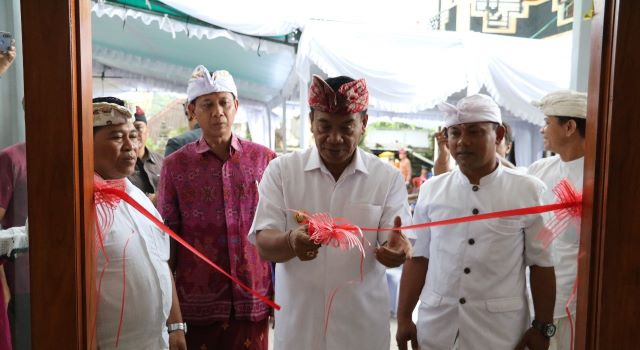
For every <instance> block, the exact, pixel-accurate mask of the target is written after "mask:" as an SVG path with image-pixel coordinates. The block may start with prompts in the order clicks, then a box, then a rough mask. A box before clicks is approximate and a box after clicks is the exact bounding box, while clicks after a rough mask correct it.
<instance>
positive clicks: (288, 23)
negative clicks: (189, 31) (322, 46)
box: [161, 0, 439, 36]
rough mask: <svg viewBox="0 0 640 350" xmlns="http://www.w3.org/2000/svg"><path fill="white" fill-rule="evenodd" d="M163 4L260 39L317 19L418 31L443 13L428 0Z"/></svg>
mask: <svg viewBox="0 0 640 350" xmlns="http://www.w3.org/2000/svg"><path fill="white" fill-rule="evenodd" d="M161 1H162V2H163V3H165V4H167V5H169V6H171V7H172V8H175V9H177V10H179V11H181V12H183V13H185V14H187V15H189V16H192V17H195V18H198V19H200V20H202V21H204V22H207V23H211V24H213V25H216V26H219V27H223V28H228V29H229V30H233V31H235V32H238V33H244V34H248V35H257V36H280V35H286V34H288V33H291V32H293V31H295V30H296V29H303V28H304V27H305V26H306V24H307V23H308V22H309V21H310V20H313V19H319V20H324V21H333V22H350V23H371V24H377V25H378V26H380V24H381V23H382V24H383V27H384V28H397V27H414V28H417V27H420V26H422V27H424V26H426V25H430V23H429V19H430V18H431V17H432V16H434V15H436V14H437V12H438V11H439V10H438V5H437V4H436V3H435V1H425V0H395V1H394V2H393V5H392V6H389V4H388V3H385V2H382V1H380V0H374V1H365V0H352V1H344V0H324V1H310V0H270V1H258V0H235V1H226V2H224V3H220V2H213V1H193V0H161ZM247 9H251V10H250V11H248V10H247Z"/></svg>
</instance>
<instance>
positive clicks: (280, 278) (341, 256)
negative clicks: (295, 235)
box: [249, 147, 410, 350]
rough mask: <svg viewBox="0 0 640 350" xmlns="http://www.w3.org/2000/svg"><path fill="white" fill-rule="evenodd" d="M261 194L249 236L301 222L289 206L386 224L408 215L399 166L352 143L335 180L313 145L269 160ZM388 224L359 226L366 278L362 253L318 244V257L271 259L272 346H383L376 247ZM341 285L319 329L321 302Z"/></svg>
mask: <svg viewBox="0 0 640 350" xmlns="http://www.w3.org/2000/svg"><path fill="white" fill-rule="evenodd" d="M259 193H260V200H259V202H258V209H257V211H256V215H255V218H254V222H253V225H252V228H251V231H250V233H249V239H250V240H251V241H252V242H254V243H255V234H256V232H257V231H260V230H266V229H275V230H279V231H283V232H286V231H288V230H291V229H295V228H296V227H298V226H299V225H300V224H299V223H298V222H297V221H296V219H295V213H294V212H292V211H288V210H287V209H292V210H304V211H305V212H307V213H328V214H330V215H331V216H332V217H334V218H337V217H341V218H345V219H348V220H350V221H351V222H353V223H355V224H357V225H358V226H360V227H371V228H378V227H392V226H393V220H394V217H395V216H400V217H401V218H402V222H403V223H408V222H409V221H410V214H409V206H408V202H407V191H406V188H405V186H404V181H403V180H402V176H401V175H400V172H399V171H398V170H397V169H395V168H393V167H391V166H389V165H388V164H385V163H383V162H381V161H380V160H379V159H378V158H377V157H375V156H374V155H372V154H370V153H367V152H365V151H362V150H360V149H358V150H357V151H356V154H355V156H354V159H353V161H352V162H351V164H350V165H349V166H348V167H347V168H346V169H345V170H344V171H343V173H342V175H341V176H340V178H339V179H338V181H336V180H335V179H334V178H333V176H332V175H331V173H330V172H329V170H328V169H327V168H326V166H325V165H324V164H323V163H322V161H321V159H320V155H319V153H318V150H317V148H315V147H314V148H310V149H307V150H304V151H300V152H295V153H290V154H287V155H284V156H281V157H279V158H276V159H274V160H273V161H271V163H270V164H269V166H268V167H267V170H266V171H265V173H264V175H263V177H262V181H261V182H260V186H259ZM387 235H388V232H379V233H376V232H365V237H366V239H367V240H368V241H369V242H370V243H371V245H366V244H365V250H366V256H365V259H364V282H357V283H351V284H347V283H348V282H349V281H359V279H360V260H361V254H360V252H359V251H357V250H351V251H346V252H345V251H341V250H339V249H337V248H332V247H322V248H320V250H319V253H318V256H317V258H316V259H314V260H312V261H308V262H302V261H300V260H299V259H298V258H293V259H291V260H289V261H287V262H285V263H278V264H276V274H275V275H276V278H275V281H276V283H275V298H276V302H277V303H279V304H280V305H281V306H282V310H281V311H276V313H275V316H276V330H275V348H276V349H281V350H289V349H296V350H297V349H301V348H304V349H323V350H324V349H331V350H333V349H368V350H375V349H385V350H387V349H389V341H390V336H389V292H388V287H387V283H386V276H385V267H384V266H383V265H382V264H380V263H379V262H378V261H377V260H376V258H375V254H374V249H375V248H376V246H377V243H382V242H384V241H386V239H387ZM338 287H341V288H340V289H339V291H338V292H337V294H336V295H335V299H334V301H333V305H332V308H331V315H330V319H329V327H328V331H327V335H326V337H325V336H324V335H323V328H324V316H325V305H326V302H327V298H328V297H329V296H330V294H331V292H332V291H333V290H334V289H335V288H338Z"/></svg>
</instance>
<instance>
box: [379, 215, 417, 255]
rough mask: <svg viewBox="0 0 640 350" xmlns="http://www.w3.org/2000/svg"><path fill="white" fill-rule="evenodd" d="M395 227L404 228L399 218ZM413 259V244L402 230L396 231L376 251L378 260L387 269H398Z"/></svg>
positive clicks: (396, 219) (395, 221)
mask: <svg viewBox="0 0 640 350" xmlns="http://www.w3.org/2000/svg"><path fill="white" fill-rule="evenodd" d="M393 226H394V227H400V226H402V221H401V220H400V217H399V216H396V218H395V220H394V224H393ZM410 257H411V243H409V240H408V239H407V237H405V236H404V235H403V234H402V232H400V230H394V231H393V232H391V234H390V235H389V240H388V241H387V242H386V244H383V245H382V246H380V247H378V248H377V249H376V259H377V260H378V261H379V262H380V263H381V264H382V265H384V266H386V267H398V266H400V265H402V264H403V263H404V261H405V260H406V259H407V258H410Z"/></svg>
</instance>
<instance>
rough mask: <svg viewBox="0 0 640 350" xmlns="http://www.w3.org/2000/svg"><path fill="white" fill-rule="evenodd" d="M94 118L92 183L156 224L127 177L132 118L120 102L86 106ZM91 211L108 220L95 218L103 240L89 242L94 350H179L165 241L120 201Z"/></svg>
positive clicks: (133, 139) (179, 327) (180, 332)
mask: <svg viewBox="0 0 640 350" xmlns="http://www.w3.org/2000/svg"><path fill="white" fill-rule="evenodd" d="M93 117H94V125H93V126H94V127H93V139H94V141H93V145H94V149H93V151H94V169H95V173H96V177H97V178H99V179H100V180H107V181H109V183H111V184H112V186H116V187H119V188H121V189H122V190H124V191H125V192H126V193H127V194H129V195H130V196H131V197H132V198H133V199H134V200H135V201H136V202H138V203H140V205H142V206H143V207H144V208H145V209H147V210H148V211H149V212H151V213H152V214H154V215H155V216H156V217H157V218H158V219H160V220H162V218H161V217H160V214H159V213H158V211H157V210H156V209H155V207H154V206H153V204H152V203H151V201H150V200H149V198H147V196H146V195H145V194H144V193H143V192H142V191H140V190H139V189H138V188H137V187H135V186H133V184H131V182H129V180H128V179H127V178H126V177H127V176H129V175H131V174H132V173H133V170H134V167H135V164H136V159H137V157H136V151H137V147H138V146H139V145H138V140H137V137H138V135H137V131H136V129H135V127H134V126H133V115H132V113H131V111H130V110H129V109H127V108H126V107H125V104H124V102H123V101H122V100H120V99H117V98H113V97H101V98H95V99H94V100H93ZM98 206H100V207H101V208H99V209H100V210H99V212H102V213H110V214H107V215H108V216H111V215H112V216H113V218H112V219H113V220H104V219H102V218H103V216H99V217H100V218H101V219H102V220H99V222H98V223H97V224H98V225H99V226H100V227H101V228H102V229H101V234H102V237H101V238H100V237H98V235H96V244H99V245H100V247H99V248H98V249H97V259H96V260H97V272H96V285H97V286H99V295H98V309H97V310H98V315H97V332H96V340H97V345H98V348H99V349H100V350H105V349H116V348H118V349H144V350H158V349H170V350H185V349H186V342H185V338H184V332H185V331H186V326H185V324H184V323H182V316H181V315H180V307H179V304H178V298H177V297H176V289H175V285H174V282H173V277H172V275H171V271H170V269H169V264H168V261H169V236H168V235H167V234H166V233H164V232H162V231H161V230H160V229H159V228H158V227H157V226H155V225H154V224H153V223H152V222H151V221H150V220H149V219H147V218H146V217H145V216H143V215H142V213H140V212H138V211H137V210H136V209H134V208H133V207H131V206H130V205H129V204H126V203H125V202H124V201H122V200H119V201H118V203H116V204H115V208H114V207H113V206H111V205H109V204H98ZM125 277H126V280H124V281H123V278H125ZM121 312H123V314H122V315H121ZM121 319H122V321H121ZM121 322H122V323H121ZM120 325H121V327H119V326H120ZM119 328H120V330H119ZM168 332H169V333H168ZM118 333H119V334H118Z"/></svg>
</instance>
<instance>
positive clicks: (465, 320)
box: [396, 95, 555, 350]
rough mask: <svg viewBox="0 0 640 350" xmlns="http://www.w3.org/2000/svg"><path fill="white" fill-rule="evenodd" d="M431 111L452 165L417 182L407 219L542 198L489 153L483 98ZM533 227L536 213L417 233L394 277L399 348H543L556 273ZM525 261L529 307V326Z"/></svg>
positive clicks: (492, 119)
mask: <svg viewBox="0 0 640 350" xmlns="http://www.w3.org/2000/svg"><path fill="white" fill-rule="evenodd" d="M439 107H440V109H441V110H443V111H444V112H445V114H446V119H445V127H446V134H447V137H448V140H447V141H448V146H449V149H450V150H451V154H452V155H453V156H454V158H455V160H456V162H457V163H458V167H457V168H456V169H454V170H453V171H450V172H446V173H444V174H442V175H439V176H436V177H433V178H431V179H430V180H429V181H428V182H426V183H425V184H424V185H423V186H422V187H421V188H420V194H419V196H418V201H417V204H416V207H415V210H414V218H413V221H414V223H416V224H417V223H424V222H433V221H440V220H444V219H451V218H457V217H464V216H470V215H478V214H484V213H491V212H495V211H502V210H508V209H517V208H525V207H531V206H537V205H540V204H541V194H542V192H543V191H544V189H545V186H544V184H543V183H542V182H541V181H540V180H538V179H536V178H534V177H532V176H529V175H525V174H521V173H519V172H516V171H515V170H512V169H509V168H506V167H505V166H503V165H502V164H501V163H500V162H499V161H498V159H497V156H496V147H497V145H498V144H500V142H501V141H502V138H503V137H504V132H505V130H504V127H503V126H501V122H502V120H501V114H500V108H499V107H498V105H497V104H496V103H495V102H494V101H493V100H492V99H491V98H490V97H488V96H486V95H473V96H469V97H466V98H464V99H462V100H460V101H459V102H458V104H457V106H453V105H449V104H442V105H440V106H439ZM501 193H508V194H509V195H507V196H503V195H500V194H501ZM542 228H543V219H542V216H541V215H540V214H535V215H527V216H518V217H507V218H498V219H490V220H482V221H473V222H468V223H460V224H454V225H446V226H434V227H431V228H424V229H419V230H416V236H417V241H416V243H415V245H414V248H415V252H414V255H413V257H412V258H411V259H410V260H408V261H407V262H406V264H405V265H404V270H403V273H402V280H401V283H400V297H399V303H398V333H397V334H396V340H397V341H398V345H399V348H400V349H407V342H408V341H411V343H412V347H413V349H417V348H418V345H419V346H420V349H447V350H449V349H492V350H512V349H514V348H515V349H524V348H525V346H526V347H527V348H529V349H531V350H546V349H547V348H548V346H549V338H550V337H551V336H553V332H554V327H553V324H552V321H553V304H554V300H555V276H554V269H553V266H552V262H551V257H550V254H549V252H548V251H547V250H545V249H544V247H543V244H542V242H540V241H538V240H536V239H535V237H536V236H537V235H538V234H539V232H540V231H541V230H542ZM526 266H530V270H531V292H532V295H533V301H534V308H535V315H534V322H533V325H532V327H531V328H529V327H530V325H529V321H530V319H529V318H530V316H529V310H528V308H527V297H526V291H525V289H526V284H525V267H526ZM418 299H419V300H420V301H421V304H420V308H419V316H418V322H417V326H416V324H414V323H413V320H412V312H413V310H414V307H415V306H416V303H417V301H418Z"/></svg>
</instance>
